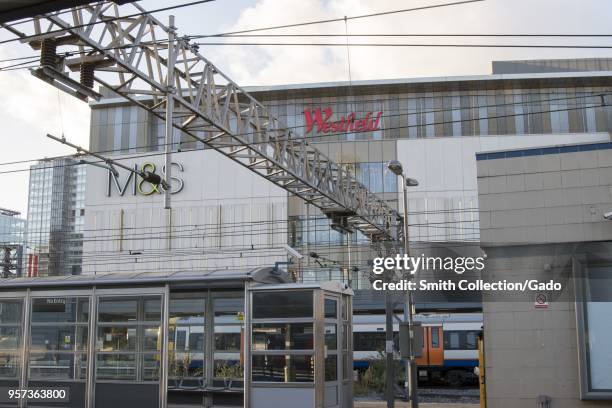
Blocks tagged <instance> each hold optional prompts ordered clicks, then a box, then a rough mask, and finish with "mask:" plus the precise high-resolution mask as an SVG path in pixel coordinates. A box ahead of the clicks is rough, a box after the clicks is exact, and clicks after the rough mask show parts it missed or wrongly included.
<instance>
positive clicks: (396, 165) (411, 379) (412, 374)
mask: <svg viewBox="0 0 612 408" xmlns="http://www.w3.org/2000/svg"><path fill="white" fill-rule="evenodd" d="M387 168H388V169H389V170H391V172H393V173H394V174H395V175H396V176H399V177H400V178H401V179H402V192H403V194H404V254H406V255H407V256H410V241H409V239H408V187H416V186H418V185H419V182H418V181H417V180H415V179H413V178H410V177H406V175H405V174H404V168H403V166H402V163H400V162H399V161H397V160H391V161H390V162H389V163H387ZM407 303H408V316H407V320H408V325H409V327H410V331H411V332H412V330H413V328H414V325H413V322H414V320H413V314H414V300H413V297H412V291H411V290H409V291H408V299H407ZM410 337H411V338H412V334H411V336H410ZM407 377H408V378H407V384H406V385H409V390H408V395H409V397H410V407H411V408H418V406H419V400H418V396H417V372H416V361H415V359H414V351H413V350H412V345H411V347H410V359H409V360H408V370H407Z"/></svg>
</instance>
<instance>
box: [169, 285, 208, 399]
mask: <svg viewBox="0 0 612 408" xmlns="http://www.w3.org/2000/svg"><path fill="white" fill-rule="evenodd" d="M205 308H206V298H205V297H204V296H202V295H200V294H197V295H188V296H186V297H175V298H171V299H170V316H169V317H170V327H169V338H170V339H169V355H168V366H169V367H168V368H169V377H170V381H171V383H172V385H173V386H174V387H176V388H181V387H189V388H193V387H200V386H203V385H204V375H205V370H204V368H205V367H204V353H205V346H204V341H205V339H204V333H205V313H204V312H205ZM186 379H189V380H186Z"/></svg>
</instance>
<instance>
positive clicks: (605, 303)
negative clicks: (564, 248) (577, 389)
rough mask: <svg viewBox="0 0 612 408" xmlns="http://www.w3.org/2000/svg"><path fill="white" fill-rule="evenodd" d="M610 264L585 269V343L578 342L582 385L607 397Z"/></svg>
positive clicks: (611, 380)
mask: <svg viewBox="0 0 612 408" xmlns="http://www.w3.org/2000/svg"><path fill="white" fill-rule="evenodd" d="M610 270H611V269H610V266H605V265H603V266H599V265H598V266H589V267H588V269H587V270H586V272H587V273H586V275H585V276H586V277H587V278H586V279H583V282H584V291H585V293H584V294H583V298H582V301H583V306H582V309H583V313H582V316H581V317H582V318H583V324H582V325H581V326H583V330H584V336H583V337H584V343H583V344H581V345H580V347H581V349H582V351H581V355H582V358H583V359H584V360H586V361H585V366H586V367H585V370H586V373H583V374H582V377H583V378H585V380H583V381H585V383H586V384H585V385H586V387H585V388H588V391H587V392H588V393H589V394H590V395H589V396H592V397H595V398H597V397H599V398H602V399H603V398H604V396H603V395H602V396H599V395H598V394H602V393H606V396H608V399H609V398H610V397H609V396H610V393H611V390H612V371H611V370H610V367H612V353H611V352H610V338H611V337H612V301H611V299H612V280H611V279H610Z"/></svg>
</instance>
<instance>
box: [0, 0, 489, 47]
mask: <svg viewBox="0 0 612 408" xmlns="http://www.w3.org/2000/svg"><path fill="white" fill-rule="evenodd" d="M213 1H215V0H197V1H192V2H189V3H181V4H176V5H174V6H167V7H161V8H158V9H155V10H147V11H142V12H140V13H133V14H128V15H125V16H119V17H110V18H105V19H103V20H99V21H94V22H93V23H85V24H77V25H74V26H71V27H70V29H71V30H75V29H79V28H85V27H90V26H93V25H96V24H102V23H104V24H106V23H110V22H113V21H119V20H126V19H130V18H134V17H140V16H143V15H145V14H154V13H160V12H164V11H170V10H175V9H180V8H183V7H191V6H196V5H198V4H203V3H210V2H213ZM477 1H483V0H477ZM137 7H138V6H137ZM65 31H66V30H65V29H60V30H52V31H47V32H46V33H45V34H60V33H63V32H65ZM36 37H38V35H33V36H25V37H17V38H11V39H9V40H4V41H0V44H6V43H10V42H15V41H27V40H28V39H32V38H36Z"/></svg>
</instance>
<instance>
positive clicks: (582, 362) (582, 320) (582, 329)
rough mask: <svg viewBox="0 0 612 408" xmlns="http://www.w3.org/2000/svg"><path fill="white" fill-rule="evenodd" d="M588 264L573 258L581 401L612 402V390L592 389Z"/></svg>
mask: <svg viewBox="0 0 612 408" xmlns="http://www.w3.org/2000/svg"><path fill="white" fill-rule="evenodd" d="M585 266H588V264H587V263H586V262H585V261H581V260H579V259H577V258H576V257H573V258H572V273H573V283H574V289H575V293H576V296H575V302H574V305H575V308H576V335H577V346H578V377H579V378H578V379H579V381H578V382H579V385H580V387H579V388H580V399H581V400H612V389H610V390H608V389H604V390H601V391H598V390H594V389H593V388H591V378H590V368H591V367H590V358H591V356H590V355H589V350H588V346H587V330H588V314H587V307H586V306H587V305H586V298H587V297H586V295H587V293H586V287H585V285H584V281H585V280H586V279H588V278H589V276H588V273H589V270H588V268H586V267H585Z"/></svg>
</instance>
